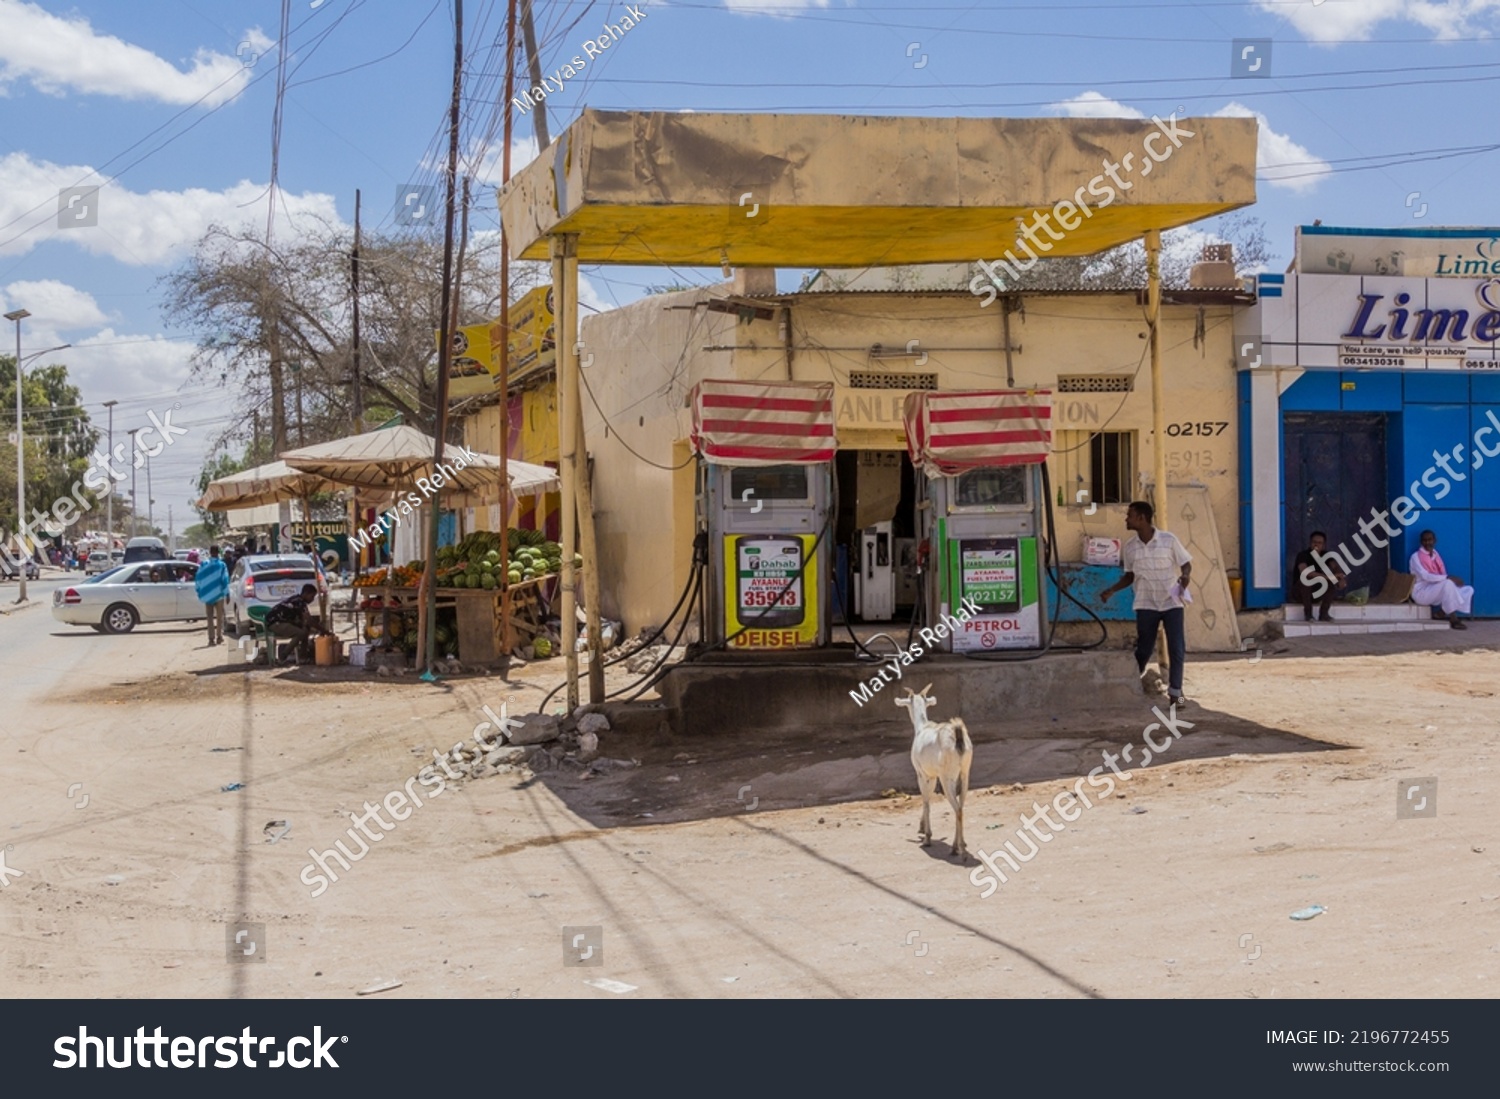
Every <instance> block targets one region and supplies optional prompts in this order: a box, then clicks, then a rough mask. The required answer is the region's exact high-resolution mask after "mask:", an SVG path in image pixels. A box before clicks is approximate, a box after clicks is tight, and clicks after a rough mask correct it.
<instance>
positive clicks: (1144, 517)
mask: <svg viewBox="0 0 1500 1099" xmlns="http://www.w3.org/2000/svg"><path fill="white" fill-rule="evenodd" d="M1155 515H1156V512H1155V509H1154V508H1152V506H1151V505H1150V504H1148V503H1147V502H1146V501H1144V500H1137V501H1135V503H1133V504H1131V505H1130V507H1129V508H1127V509H1126V511H1125V528H1126V529H1127V530H1129V531H1130V532H1131V533H1133V534H1134V535H1135V537H1134V538H1131V539H1129V540H1128V541H1127V542H1126V543H1125V545H1124V547H1123V550H1122V553H1123V557H1124V564H1125V575H1124V576H1122V577H1120V579H1119V580H1117V581H1115V583H1113V584H1111V585H1110V586H1109V587H1107V588H1105V589H1104V590H1103V591H1102V592H1100V593H1099V598H1100V600H1102V601H1104V602H1108V601H1109V600H1110V599H1111V598H1112V597H1113V596H1114V594H1115V592H1117V591H1121V590H1122V589H1124V588H1128V587H1130V586H1131V585H1132V584H1134V585H1135V663H1136V666H1137V667H1138V668H1140V670H1141V674H1142V675H1145V674H1146V663H1147V662H1148V661H1149V660H1150V659H1151V651H1152V650H1153V649H1154V648H1155V647H1156V629H1157V627H1158V626H1161V627H1164V628H1165V629H1166V631H1167V659H1168V661H1170V665H1171V667H1170V682H1169V686H1168V689H1167V694H1168V697H1169V698H1170V700H1171V703H1172V705H1174V706H1175V705H1177V704H1179V703H1181V702H1182V701H1183V698H1182V665H1183V662H1184V661H1185V660H1186V659H1187V628H1186V623H1185V622H1184V621H1183V609H1182V608H1183V606H1184V604H1185V603H1186V602H1188V600H1190V599H1191V598H1192V597H1191V595H1189V594H1188V580H1189V577H1190V576H1191V575H1192V571H1193V564H1192V562H1193V559H1192V557H1191V556H1190V555H1189V554H1188V551H1187V550H1186V549H1185V548H1183V545H1182V543H1181V542H1179V541H1178V540H1177V538H1176V537H1175V536H1174V535H1173V534H1172V533H1171V532H1170V531H1165V530H1157V529H1156V528H1155V527H1154V526H1152V520H1153V519H1154V518H1155ZM1184 596H1186V598H1184Z"/></svg>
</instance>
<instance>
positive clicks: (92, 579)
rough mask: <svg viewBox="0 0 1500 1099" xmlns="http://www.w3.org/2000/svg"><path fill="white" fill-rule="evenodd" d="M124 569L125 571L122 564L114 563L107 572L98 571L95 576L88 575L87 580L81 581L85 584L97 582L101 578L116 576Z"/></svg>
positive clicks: (106, 578)
mask: <svg viewBox="0 0 1500 1099" xmlns="http://www.w3.org/2000/svg"><path fill="white" fill-rule="evenodd" d="M124 571H125V568H124V566H122V565H116V566H115V567H114V568H112V569H110V570H109V571H108V572H101V573H99V574H98V575H96V576H90V577H89V578H88V579H87V580H85V581H83V583H85V584H97V583H99V581H101V580H108V579H109V578H110V577H112V576H118V575H119V574H120V573H122V572H124Z"/></svg>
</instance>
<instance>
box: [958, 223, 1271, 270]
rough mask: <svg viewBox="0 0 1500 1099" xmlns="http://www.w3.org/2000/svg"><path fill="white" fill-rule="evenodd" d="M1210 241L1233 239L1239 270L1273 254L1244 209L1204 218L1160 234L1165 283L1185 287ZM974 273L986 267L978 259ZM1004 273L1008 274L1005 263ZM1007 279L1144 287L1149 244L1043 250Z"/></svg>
mask: <svg viewBox="0 0 1500 1099" xmlns="http://www.w3.org/2000/svg"><path fill="white" fill-rule="evenodd" d="M1041 239H1045V238H1041ZM1206 244H1232V245H1234V266H1235V271H1236V273H1249V272H1252V271H1256V270H1259V269H1260V268H1262V267H1265V266H1266V265H1267V264H1268V263H1269V261H1270V259H1271V246H1270V243H1269V241H1268V239H1267V237H1266V227H1265V222H1263V221H1262V220H1261V219H1260V218H1258V217H1254V216H1253V215H1251V214H1249V213H1248V212H1246V211H1244V210H1237V211H1235V212H1233V213H1229V214H1225V215H1223V216H1222V217H1219V218H1215V219H1213V220H1212V221H1209V222H1206V223H1205V224H1204V225H1203V226H1202V227H1199V226H1197V225H1192V226H1184V227H1183V228H1181V229H1169V230H1167V231H1166V232H1164V233H1163V234H1162V235H1161V281H1162V285H1163V286H1164V287H1166V288H1168V289H1181V288H1185V287H1187V286H1188V276H1189V272H1190V271H1191V270H1192V266H1193V264H1195V263H1197V262H1198V259H1199V256H1200V255H1201V254H1202V250H1203V246H1204V245H1206ZM1014 254H1015V255H1016V257H1017V258H1018V259H1020V260H1021V262H1022V263H1023V264H1024V263H1027V262H1028V261H1029V257H1028V255H1027V253H1026V252H1025V251H1024V250H1022V249H1020V248H1017V249H1015V250H1014ZM986 258H989V257H986ZM1013 266H1016V265H1013ZM974 273H975V274H982V273H983V272H982V269H980V268H979V267H978V266H977V265H976V266H975V268H974ZM1001 273H1002V277H1004V271H1003V269H1001ZM1005 281H1006V284H1007V285H1006V289H1008V290H1046V289H1081V290H1095V289H1098V290H1105V289H1109V290H1113V289H1124V288H1137V287H1144V286H1145V285H1146V248H1145V245H1144V244H1142V243H1141V242H1140V241H1131V242H1130V243H1129V244H1122V245H1120V246H1119V247H1117V248H1111V249H1109V250H1108V251H1105V252H1098V253H1096V254H1094V255H1091V256H1059V257H1057V258H1055V259H1050V258H1047V257H1045V256H1043V257H1042V258H1041V259H1039V260H1037V261H1035V262H1034V263H1032V264H1031V266H1030V267H1028V268H1026V269H1024V270H1020V271H1019V275H1018V277H1016V278H1006V279H1005Z"/></svg>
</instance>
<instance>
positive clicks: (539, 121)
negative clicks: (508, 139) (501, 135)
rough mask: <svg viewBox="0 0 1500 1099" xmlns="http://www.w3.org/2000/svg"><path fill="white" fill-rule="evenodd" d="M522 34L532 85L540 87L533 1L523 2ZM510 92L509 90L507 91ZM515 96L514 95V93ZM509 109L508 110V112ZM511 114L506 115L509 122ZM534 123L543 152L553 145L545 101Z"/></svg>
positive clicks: (538, 109) (537, 145) (539, 104)
mask: <svg viewBox="0 0 1500 1099" xmlns="http://www.w3.org/2000/svg"><path fill="white" fill-rule="evenodd" d="M521 32H522V33H523V34H524V35H525V36H526V55H527V57H528V58H529V59H530V64H531V85H532V87H540V85H541V83H542V59H541V56H540V55H538V53H537V52H536V27H535V25H534V24H533V22H532V19H531V0H521ZM507 90H509V89H507ZM512 94H514V93H512ZM505 102H506V103H507V104H508V103H509V102H510V95H507V96H506V97H505ZM508 109H509V108H507V110H508ZM509 117H510V116H509V114H507V115H506V118H507V120H509ZM532 122H533V124H534V125H535V126H536V148H537V152H539V153H540V152H541V151H542V150H543V149H545V148H546V147H547V146H548V145H551V144H552V141H551V139H550V138H549V137H548V136H547V104H546V102H545V101H540V102H538V103H537V105H536V107H535V108H534V110H533V112H532ZM505 151H506V153H507V154H508V153H509V152H510V146H509V145H506V146H505Z"/></svg>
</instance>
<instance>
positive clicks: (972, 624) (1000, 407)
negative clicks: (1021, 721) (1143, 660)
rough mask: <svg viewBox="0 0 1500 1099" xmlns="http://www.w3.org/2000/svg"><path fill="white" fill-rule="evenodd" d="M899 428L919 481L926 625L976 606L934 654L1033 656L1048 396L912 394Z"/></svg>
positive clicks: (1042, 614)
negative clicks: (1028, 652)
mask: <svg viewBox="0 0 1500 1099" xmlns="http://www.w3.org/2000/svg"><path fill="white" fill-rule="evenodd" d="M906 428H907V445H908V448H909V450H910V452H911V455H912V462H913V463H914V464H915V465H916V466H917V467H918V468H919V469H920V470H922V471H923V472H925V473H926V476H925V477H922V478H919V479H918V505H917V507H918V529H919V531H920V537H921V538H922V539H923V544H924V545H925V546H926V550H927V553H926V557H927V568H928V573H927V581H926V585H925V593H924V594H925V606H924V609H925V611H926V618H927V621H928V622H929V623H937V622H940V621H942V620H943V616H944V615H952V614H956V612H957V611H959V610H960V609H963V608H965V607H968V608H969V609H970V610H971V611H973V608H975V607H977V608H978V610H977V611H974V612H973V613H971V615H970V616H969V617H968V618H967V620H966V621H964V623H963V624H962V625H961V626H959V627H957V629H956V630H955V632H954V633H952V634H951V635H949V636H947V637H945V638H944V639H943V641H942V642H941V648H942V649H943V650H944V651H948V652H987V651H993V650H1001V649H1040V648H1042V647H1043V632H1044V630H1045V626H1046V622H1047V607H1046V592H1047V586H1046V583H1045V580H1044V577H1043V569H1044V568H1045V566H1046V553H1045V546H1044V542H1043V537H1042V531H1043V526H1044V523H1045V514H1044V512H1043V509H1044V508H1045V507H1046V506H1047V496H1046V493H1045V492H1044V491H1043V488H1042V463H1043V462H1045V461H1046V457H1047V454H1048V453H1049V452H1050V450H1051V439H1052V434H1051V396H1050V394H1048V393H1045V392H1035V391H1016V392H1013V391H1006V390H1001V391H981V392H957V393H955V392H943V393H934V392H925V393H913V394H911V396H910V397H908V398H907V404H906ZM966 601H967V602H966Z"/></svg>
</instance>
